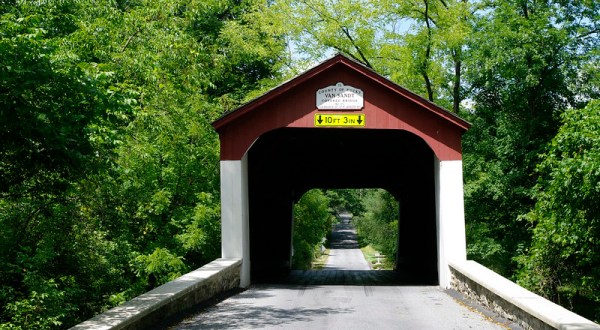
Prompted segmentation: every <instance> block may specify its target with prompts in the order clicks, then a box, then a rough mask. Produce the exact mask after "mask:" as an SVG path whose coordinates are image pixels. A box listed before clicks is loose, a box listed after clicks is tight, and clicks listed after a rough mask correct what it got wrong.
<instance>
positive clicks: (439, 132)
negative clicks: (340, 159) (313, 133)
mask: <svg viewBox="0 0 600 330" xmlns="http://www.w3.org/2000/svg"><path fill="white" fill-rule="evenodd" d="M338 82H342V83H344V84H345V85H351V86H353V87H356V88H359V89H361V90H363V92H364V99H365V106H364V108H363V109H362V110H360V111H357V110H350V111H340V112H342V113H347V112H360V113H364V114H365V116H366V124H365V128H372V129H399V130H405V131H409V132H411V133H414V134H416V135H417V136H419V137H421V138H422V139H423V140H424V141H425V142H426V143H427V144H428V145H429V146H430V147H431V149H432V150H433V151H434V153H435V154H436V156H437V157H438V159H440V160H460V159H461V157H462V156H461V137H462V134H463V133H464V132H465V131H466V129H468V127H469V124H468V123H467V122H466V121H464V120H462V119H460V118H459V117H457V116H455V115H453V114H451V113H449V112H448V111H446V110H444V109H442V108H440V107H438V106H436V105H434V104H432V103H430V102H428V101H427V100H425V99H423V98H421V97H419V96H417V95H415V94H413V93H411V92H409V91H407V90H405V89H403V88H401V87H399V86H397V85H395V84H393V83H391V82H390V81H388V80H386V79H385V78H383V77H381V76H379V75H377V74H376V73H374V72H373V71H371V70H369V69H367V68H365V67H363V66H362V65H360V64H358V63H355V62H353V61H351V60H349V59H347V58H346V57H344V56H341V55H338V56H336V57H334V58H332V59H330V60H329V61H327V62H324V63H322V64H321V65H319V66H317V67H315V68H313V69H312V70H309V71H307V72H306V73H305V74H302V75H300V76H298V77H297V78H296V79H293V80H291V81H289V82H287V83H285V84H283V85H282V86H280V87H278V88H276V89H274V90H273V91H271V92H269V93H267V94H265V95H263V96H262V97H260V98H258V99H256V100H254V101H251V102H250V103H248V104H246V105H244V106H242V107H241V108H239V109H238V110H236V111H234V112H232V113H230V114H228V115H226V116H224V117H222V118H221V119H219V120H217V121H216V122H215V123H213V126H214V127H215V129H216V130H217V132H218V133H219V135H220V139H221V159H222V160H239V159H241V158H242V157H243V156H244V154H245V153H246V152H247V151H248V149H249V148H250V147H251V145H252V143H253V142H254V141H255V140H256V139H258V138H259V137H260V136H261V135H262V134H264V133H266V132H268V131H271V130H274V129H278V128H283V127H307V128H312V127H314V115H315V113H318V112H321V113H335V112H337V111H335V110H334V111H318V110H317V109H316V104H315V102H316V100H315V93H316V91H317V90H318V89H319V88H323V87H325V86H329V85H335V84H336V83H338ZM321 129H345V128H321Z"/></svg>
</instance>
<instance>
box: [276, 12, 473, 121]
mask: <svg viewBox="0 0 600 330" xmlns="http://www.w3.org/2000/svg"><path fill="white" fill-rule="evenodd" d="M470 7H471V4H470V3H469V2H466V1H439V0H426V1H420V2H411V1H404V2H399V1H387V0H386V1H380V0H378V1H365V0H334V1H316V0H310V1H289V0H286V1H275V3H274V5H273V6H271V7H270V10H269V11H268V14H267V15H265V20H266V21H267V22H269V25H271V26H273V28H274V29H276V30H277V31H281V33H282V34H284V35H285V36H286V37H287V39H288V43H289V44H290V47H291V48H292V49H294V50H296V55H297V57H298V58H299V60H300V61H304V62H309V63H312V62H314V61H316V60H317V61H318V60H321V59H323V57H326V56H328V55H331V54H333V52H339V53H343V54H346V55H348V56H350V57H352V58H354V59H355V60H357V61H358V62H360V63H362V64H364V65H366V66H368V67H370V68H372V69H375V70H377V71H378V72H380V73H382V74H383V75H386V76H388V77H390V78H391V79H392V80H393V81H395V82H397V83H399V84H401V85H403V86H405V87H407V88H409V89H411V90H412V91H414V92H416V93H418V94H420V95H422V96H424V97H426V98H428V99H429V100H431V101H436V102H441V103H442V104H443V105H447V106H451V107H452V109H453V111H455V112H458V107H459V104H460V102H461V101H462V100H463V99H464V98H465V93H464V91H463V87H462V86H461V84H462V80H461V79H462V78H461V76H462V71H463V70H462V69H461V65H462V62H463V59H464V58H465V57H466V54H465V52H466V51H467V49H468V48H467V47H465V46H466V42H467V39H468V36H469V33H470V31H471V26H470V24H469V19H470V17H471V13H470V9H471V8H470ZM288 22H294V24H288Z"/></svg>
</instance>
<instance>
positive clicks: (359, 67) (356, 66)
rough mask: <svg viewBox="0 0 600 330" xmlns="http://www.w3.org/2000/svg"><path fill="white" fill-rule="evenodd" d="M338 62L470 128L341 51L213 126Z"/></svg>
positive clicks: (219, 120) (453, 115) (256, 105)
mask: <svg viewBox="0 0 600 330" xmlns="http://www.w3.org/2000/svg"><path fill="white" fill-rule="evenodd" d="M338 64H344V65H346V66H347V67H349V68H351V69H353V70H355V71H357V72H359V73H361V74H362V75H363V76H366V77H368V78H370V79H371V80H374V81H375V82H377V83H378V84H380V85H382V86H384V87H386V88H388V89H390V90H392V91H394V92H396V93H397V94H399V95H401V96H403V97H405V98H407V99H409V100H410V101H412V102H414V103H416V104H418V105H420V106H421V107H423V108H425V109H427V110H429V111H431V112H433V113H435V114H436V115H438V116H440V117H442V118H444V119H446V120H447V121H450V122H452V123H453V124H454V125H456V126H458V127H460V128H461V129H463V130H465V131H466V130H467V129H469V127H471V124H470V123H469V122H467V121H466V120H464V119H462V118H460V117H459V116H458V115H456V114H454V113H452V112H450V111H448V110H446V109H444V108H442V107H440V106H438V105H436V104H435V103H433V102H431V101H429V100H427V99H425V98H423V97H421V96H419V95H417V94H415V93H413V92H411V91H409V90H408V89H406V88H404V87H402V86H400V85H398V84H396V83H394V82H393V81H391V80H389V79H387V78H385V77H383V76H381V75H380V74H378V73H377V72H375V71H374V70H372V69H371V68H368V67H366V66H364V65H363V64H362V63H359V62H357V61H355V60H352V59H350V58H348V57H346V56H344V55H342V54H337V55H335V56H334V57H332V58H330V59H328V60H326V61H324V62H322V63H320V64H318V65H316V66H315V67H313V68H311V69H309V70H307V71H305V72H304V73H302V74H300V75H299V76H297V77H295V78H293V79H291V80H288V81H286V82H284V83H282V84H281V85H279V86H277V87H275V88H273V89H271V90H270V91H268V92H266V93H265V94H263V95H261V96H259V97H257V98H255V99H253V100H251V101H249V102H248V103H246V104H244V105H242V106H240V107H239V108H237V109H235V110H232V111H230V112H228V113H226V114H224V115H223V116H222V117H221V118H219V119H217V120H216V121H214V122H213V123H212V126H213V127H214V128H215V129H216V130H217V131H218V130H219V129H220V128H221V127H223V126H225V125H227V124H229V123H230V122H232V121H235V120H236V119H237V118H239V117H242V116H243V115H245V114H246V113H248V112H250V111H252V110H254V109H256V108H257V107H260V106H261V105H263V104H265V103H268V102H269V101H270V100H272V99H274V98H276V97H278V96H280V95H282V94H284V93H285V92H287V91H288V90H290V89H292V88H294V87H296V86H298V85H300V84H302V83H303V82H305V81H307V80H309V79H311V78H313V77H314V76H317V75H319V74H320V73H321V72H323V71H325V70H327V69H329V68H331V67H333V66H335V65H338Z"/></svg>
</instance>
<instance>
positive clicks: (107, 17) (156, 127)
mask: <svg viewBox="0 0 600 330" xmlns="http://www.w3.org/2000/svg"><path fill="white" fill-rule="evenodd" d="M263 6H264V4H262V3H261V2H258V1H244V2H239V1H191V2H190V1H172V0H161V1H144V0H141V1H116V2H115V1H113V2H97V1H87V0H84V1H70V0H66V1H41V2H39V1H35V2H34V1H18V2H6V1H4V2H2V4H1V5H0V15H1V16H0V59H1V60H0V139H1V140H2V144H1V145H0V227H1V228H2V230H1V231H0V269H2V272H0V306H1V307H0V324H1V325H0V327H1V328H15V329H18V328H22V329H32V328H35V329H56V328H65V327H70V326H72V325H74V324H76V323H78V322H80V321H82V320H84V319H87V318H89V317H91V316H93V315H94V314H96V313H98V312H101V311H103V310H105V309H107V308H110V307H112V306H114V305H116V304H119V303H121V302H123V301H126V300H128V299H131V298H132V297H134V296H136V295H138V294H139V293H142V292H144V291H147V290H148V289H151V288H152V287H153V286H155V285H159V284H162V283H164V282H166V281H169V280H171V279H173V278H175V277H177V276H178V275H181V274H183V273H184V272H186V271H188V270H190V269H193V268H196V267H199V266H201V265H203V264H204V263H206V262H208V261H211V260H213V259H214V258H215V257H218V255H219V254H220V223H219V220H220V219H219V217H220V208H219V186H218V184H219V180H218V169H219V166H218V162H219V157H218V152H219V146H218V139H217V135H216V134H215V133H214V131H213V130H212V128H211V126H210V123H211V121H212V120H214V119H215V118H217V117H219V116H220V115H221V114H222V113H223V112H224V111H227V110H231V109H232V108H233V107H234V106H236V105H238V104H240V102H241V101H242V100H243V99H244V97H245V95H246V94H248V93H250V92H253V91H254V90H255V89H262V88H263V87H264V86H265V85H266V83H265V79H272V80H277V78H278V71H277V70H278V68H279V61H280V59H282V58H284V56H282V50H283V44H282V42H281V41H280V40H279V39H277V38H276V37H274V36H273V35H272V34H271V32H269V31H268V29H267V28H266V27H264V26H262V25H261V24H259V23H260V22H259V21H257V20H256V19H255V15H257V13H258V12H260V11H261V10H263Z"/></svg>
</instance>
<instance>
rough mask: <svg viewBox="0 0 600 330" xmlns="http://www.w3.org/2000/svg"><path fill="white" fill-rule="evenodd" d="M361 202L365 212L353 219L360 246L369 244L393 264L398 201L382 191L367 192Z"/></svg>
mask: <svg viewBox="0 0 600 330" xmlns="http://www.w3.org/2000/svg"><path fill="white" fill-rule="evenodd" d="M362 201H363V205H364V209H365V212H364V213H363V214H361V215H360V216H358V217H355V218H354V224H355V226H356V229H357V232H358V237H359V239H360V240H361V245H368V244H371V245H372V246H373V247H374V248H375V249H376V250H378V251H380V252H381V253H382V254H383V255H385V256H386V258H388V260H390V261H392V262H393V261H394V260H395V259H396V252H397V251H398V216H399V214H400V213H399V204H398V201H397V200H396V199H395V198H394V196H393V195H392V194H390V193H388V192H387V191H385V190H382V189H370V190H367V192H366V194H365V196H364V198H363V200H362Z"/></svg>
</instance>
